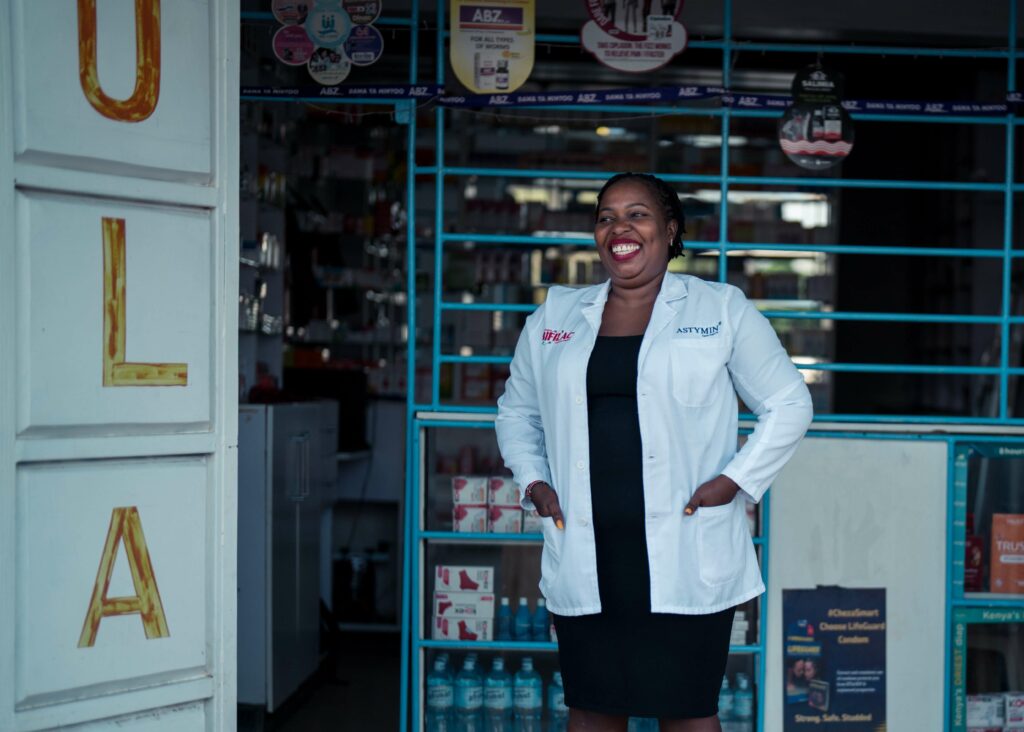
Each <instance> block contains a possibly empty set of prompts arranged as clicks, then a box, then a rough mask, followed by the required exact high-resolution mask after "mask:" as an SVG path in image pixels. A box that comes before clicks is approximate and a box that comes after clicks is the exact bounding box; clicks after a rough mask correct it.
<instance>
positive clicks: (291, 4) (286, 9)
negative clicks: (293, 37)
mask: <svg viewBox="0 0 1024 732" xmlns="http://www.w3.org/2000/svg"><path fill="white" fill-rule="evenodd" d="M309 6H310V3H309V2H297V1H296V0H274V2H273V3H272V4H271V10H273V12H274V17H275V18H277V22H278V23H281V24H283V25H302V24H303V23H305V22H306V16H307V15H309Z"/></svg>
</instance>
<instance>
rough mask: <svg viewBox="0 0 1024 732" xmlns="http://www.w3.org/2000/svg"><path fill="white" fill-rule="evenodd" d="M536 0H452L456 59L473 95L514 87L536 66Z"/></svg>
mask: <svg viewBox="0 0 1024 732" xmlns="http://www.w3.org/2000/svg"><path fill="white" fill-rule="evenodd" d="M535 33H536V28H535V25H534V0H451V62H452V69H453V70H454V71H455V76H456V77H457V78H458V80H459V81H460V82H462V85H463V86H465V87H466V88H467V89H469V90H470V91H471V92H473V93H474V94H498V93H507V92H512V91H515V90H516V89H518V88H519V87H521V86H522V85H523V84H524V83H525V82H526V80H527V79H528V78H529V77H530V72H531V71H533V48H534V37H535Z"/></svg>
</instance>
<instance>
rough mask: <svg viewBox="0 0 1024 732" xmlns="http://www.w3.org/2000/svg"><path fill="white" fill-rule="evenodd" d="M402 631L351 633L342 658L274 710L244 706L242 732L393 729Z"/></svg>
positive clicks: (240, 721)
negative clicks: (266, 710) (266, 712)
mask: <svg viewBox="0 0 1024 732" xmlns="http://www.w3.org/2000/svg"><path fill="white" fill-rule="evenodd" d="M400 648H401V643H400V636H399V635H398V634H397V633H391V634H388V633H346V634H344V635H343V636H342V640H341V648H340V650H339V653H338V659H337V661H336V662H334V663H332V662H331V661H330V660H327V661H325V662H324V663H323V665H322V666H321V669H320V672H319V673H318V674H317V675H316V676H314V677H313V678H312V679H310V680H309V681H308V682H307V683H306V684H305V685H303V686H302V688H300V689H299V690H298V691H297V692H296V693H295V694H294V695H293V696H292V697H291V698H290V699H289V700H288V701H287V702H285V704H284V705H283V706H282V707H281V708H280V709H278V710H277V711H276V712H275V713H274V714H271V715H267V714H265V713H263V711H262V710H261V709H259V708H255V707H247V706H239V708H238V732H321V731H322V732H391V731H392V730H397V729H398V712H399V701H400V699H399V688H400V681H401V655H400Z"/></svg>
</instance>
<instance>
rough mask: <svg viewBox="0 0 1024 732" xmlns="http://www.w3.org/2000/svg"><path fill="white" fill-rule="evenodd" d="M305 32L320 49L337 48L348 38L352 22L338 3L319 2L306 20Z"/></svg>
mask: <svg viewBox="0 0 1024 732" xmlns="http://www.w3.org/2000/svg"><path fill="white" fill-rule="evenodd" d="M305 28H306V32H307V33H308V34H309V37H310V38H311V39H312V41H313V43H315V44H316V45H317V46H321V47H322V48H337V47H338V46H340V45H341V44H342V43H344V42H345V40H346V39H347V38H348V34H349V31H351V30H352V20H351V19H350V18H349V17H348V13H346V12H345V10H344V8H342V7H341V5H340V4H339V3H338V1H337V0H335V2H333V3H328V2H323V0H321V1H320V2H318V3H317V4H316V7H315V8H313V11H312V12H311V13H310V14H309V17H308V18H306V24H305Z"/></svg>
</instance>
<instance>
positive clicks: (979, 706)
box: [967, 694, 1006, 730]
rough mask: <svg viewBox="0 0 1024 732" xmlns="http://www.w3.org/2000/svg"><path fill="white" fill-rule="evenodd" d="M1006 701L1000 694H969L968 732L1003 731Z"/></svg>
mask: <svg viewBox="0 0 1024 732" xmlns="http://www.w3.org/2000/svg"><path fill="white" fill-rule="evenodd" d="M1005 720H1006V700H1005V699H1004V698H1003V695H1002V694H970V695H968V697H967V727H968V729H970V730H975V729H987V728H990V727H991V728H995V729H997V730H1002V729H1003V723H1004V722H1005Z"/></svg>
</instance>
